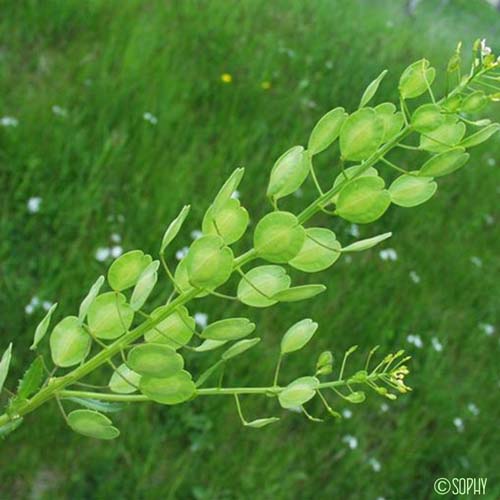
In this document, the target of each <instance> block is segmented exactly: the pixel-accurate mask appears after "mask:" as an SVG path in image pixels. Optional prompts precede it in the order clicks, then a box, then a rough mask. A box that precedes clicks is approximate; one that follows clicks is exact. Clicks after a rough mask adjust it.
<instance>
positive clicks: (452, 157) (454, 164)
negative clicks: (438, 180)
mask: <svg viewBox="0 0 500 500" xmlns="http://www.w3.org/2000/svg"><path fill="white" fill-rule="evenodd" d="M469 156H470V155H469V153H466V152H465V150H464V149H463V148H455V149H451V150H450V151H446V152H445V153H441V154H438V155H435V156H433V157H432V158H430V159H429V160H427V161H426V162H425V163H424V164H423V165H422V167H421V168H420V172H419V175H422V176H424V177H441V176H443V175H448V174H451V173H452V172H454V171H455V170H458V169H459V168H461V167H463V166H464V165H465V164H466V163H467V160H468V159H469Z"/></svg>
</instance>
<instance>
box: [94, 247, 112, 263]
mask: <svg viewBox="0 0 500 500" xmlns="http://www.w3.org/2000/svg"><path fill="white" fill-rule="evenodd" d="M110 254H111V252H110V250H109V248H104V247H100V248H98V249H97V250H96V252H95V258H96V259H97V260H98V261H99V262H104V261H105V260H106V259H108V258H109V256H110Z"/></svg>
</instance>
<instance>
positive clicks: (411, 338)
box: [406, 335, 424, 349]
mask: <svg viewBox="0 0 500 500" xmlns="http://www.w3.org/2000/svg"><path fill="white" fill-rule="evenodd" d="M406 340H407V342H409V343H410V344H413V345H414V346H415V347H418V348H419V349H421V348H422V347H423V345H424V343H423V342H422V338H421V337H420V335H408V337H406Z"/></svg>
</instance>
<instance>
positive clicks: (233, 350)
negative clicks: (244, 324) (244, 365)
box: [221, 337, 260, 361]
mask: <svg viewBox="0 0 500 500" xmlns="http://www.w3.org/2000/svg"><path fill="white" fill-rule="evenodd" d="M259 342H260V338H259V337H256V338H254V339H245V340H240V341H239V342H236V343H235V344H233V345H232V346H231V347H230V348H229V349H228V350H227V351H225V352H223V353H222V356H221V357H222V359H223V360H224V361H227V360H228V359H231V358H234V357H235V356H239V355H240V354H243V353H244V352H245V351H248V349H251V348H252V347H253V346H254V345H256V344H258V343H259Z"/></svg>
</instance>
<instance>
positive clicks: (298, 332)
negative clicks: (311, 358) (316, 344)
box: [281, 318, 318, 354]
mask: <svg viewBox="0 0 500 500" xmlns="http://www.w3.org/2000/svg"><path fill="white" fill-rule="evenodd" d="M317 329H318V323H315V322H314V321H313V320H312V319H308V318H307V319H303V320H302V321H299V322H298V323H295V324H294V325H292V326H291V327H290V328H289V329H288V330H287V332H286V333H285V335H284V336H283V338H282V339H281V354H289V353H291V352H294V351H298V350H299V349H302V348H303V347H304V346H305V345H306V344H307V343H308V342H309V341H310V340H311V339H312V337H313V335H314V333H315V332H316V330H317Z"/></svg>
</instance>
